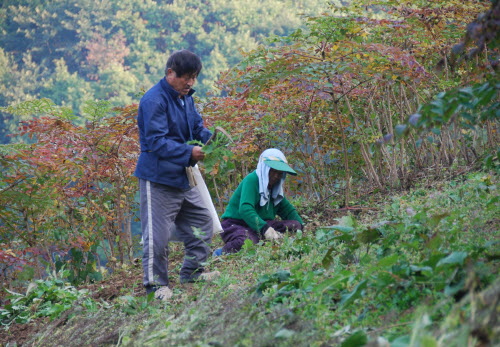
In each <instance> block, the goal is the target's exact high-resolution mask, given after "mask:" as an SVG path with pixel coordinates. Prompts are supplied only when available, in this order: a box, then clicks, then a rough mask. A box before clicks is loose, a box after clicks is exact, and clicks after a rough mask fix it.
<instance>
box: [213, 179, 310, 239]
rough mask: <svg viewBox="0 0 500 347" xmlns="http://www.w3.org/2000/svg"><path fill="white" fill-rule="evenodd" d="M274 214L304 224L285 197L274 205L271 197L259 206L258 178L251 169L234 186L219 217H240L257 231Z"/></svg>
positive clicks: (274, 216) (273, 217)
mask: <svg viewBox="0 0 500 347" xmlns="http://www.w3.org/2000/svg"><path fill="white" fill-rule="evenodd" d="M276 216H279V217H281V219H282V220H296V221H298V222H299V223H300V224H304V223H303V222H302V219H301V218H300V216H299V214H298V213H297V211H296V210H295V208H294V207H293V205H292V204H291V203H290V202H289V201H288V200H287V199H286V198H285V197H284V198H283V200H281V201H280V203H279V204H278V205H276V206H274V203H273V199H272V198H271V199H270V200H269V202H268V203H267V204H266V205H264V206H260V194H259V178H258V177H257V173H256V172H255V171H253V172H251V173H250V174H248V175H247V176H246V177H245V178H244V179H243V181H241V183H240V185H239V186H238V188H236V191H235V192H234V194H233V196H232V197H231V199H230V200H229V205H228V206H227V208H226V211H225V212H224V214H223V215H222V216H221V218H222V219H224V218H234V219H242V220H244V221H245V223H247V224H248V226H249V227H250V228H252V229H253V230H255V231H257V232H259V231H261V229H262V227H264V226H265V225H267V223H266V220H274V219H275V218H276Z"/></svg>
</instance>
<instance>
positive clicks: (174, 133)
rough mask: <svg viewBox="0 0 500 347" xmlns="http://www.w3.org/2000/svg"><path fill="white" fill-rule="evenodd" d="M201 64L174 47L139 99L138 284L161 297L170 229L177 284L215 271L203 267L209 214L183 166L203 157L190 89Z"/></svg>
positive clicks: (165, 293) (204, 132)
mask: <svg viewBox="0 0 500 347" xmlns="http://www.w3.org/2000/svg"><path fill="white" fill-rule="evenodd" d="M201 68H202V64H201V60H200V58H199V57H198V56H197V55H196V54H194V53H192V52H190V51H188V50H180V51H176V52H174V53H173V54H172V55H171V56H170V57H169V58H168V61H167V65H166V68H165V78H162V79H161V80H160V81H159V82H158V83H157V84H156V85H154V86H153V87H152V88H151V89H150V90H148V91H147V92H146V93H145V94H144V96H143V97H142V98H141V101H140V103H139V112H138V117H137V123H138V126H139V140H140V145H141V154H140V156H139V160H138V162H137V167H136V170H135V176H137V177H138V178H139V187H140V195H141V202H140V210H141V225H142V239H143V252H144V254H143V257H142V261H143V270H144V280H143V284H144V286H145V288H146V292H147V293H151V292H155V297H156V298H157V299H160V300H167V299H169V298H170V297H171V296H172V290H171V289H170V288H169V287H168V285H169V280H168V253H169V249H168V241H169V239H170V237H171V236H172V234H173V233H174V232H175V234H176V236H177V237H178V238H179V240H180V241H182V242H183V243H184V248H185V257H184V263H183V265H182V268H181V271H180V281H181V283H187V282H194V281H196V280H212V279H214V278H215V277H217V276H218V275H219V273H218V272H217V271H215V272H208V273H206V272H203V271H204V268H203V265H202V263H203V262H204V261H205V260H206V259H207V257H208V254H209V252H210V248H209V245H208V244H209V243H210V242H211V240H212V219H211V216H210V213H209V210H208V209H207V208H206V207H205V206H204V204H203V202H202V199H201V196H200V193H199V191H198V189H192V188H191V187H190V185H189V181H188V177H187V175H186V167H189V166H194V165H195V164H196V163H197V162H198V161H199V160H202V159H203V158H204V156H205V155H204V153H203V151H202V148H201V147H200V146H195V145H189V144H187V142H188V141H190V140H199V141H201V142H203V143H205V142H206V141H207V140H208V139H209V138H210V136H211V132H210V131H209V130H208V129H206V128H205V127H204V126H203V120H202V118H201V116H200V114H199V113H198V112H197V111H196V108H195V105H194V101H193V97H192V95H193V93H194V90H193V89H192V87H193V85H194V83H195V81H196V78H197V77H198V74H199V73H200V71H201Z"/></svg>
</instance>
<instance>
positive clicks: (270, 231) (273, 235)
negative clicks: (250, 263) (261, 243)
mask: <svg viewBox="0 0 500 347" xmlns="http://www.w3.org/2000/svg"><path fill="white" fill-rule="evenodd" d="M264 237H265V238H266V240H278V239H281V238H282V237H283V235H282V234H280V233H279V232H277V231H276V230H274V228H272V227H269V228H267V230H266V232H265V233H264Z"/></svg>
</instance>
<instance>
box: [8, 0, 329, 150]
mask: <svg viewBox="0 0 500 347" xmlns="http://www.w3.org/2000/svg"><path fill="white" fill-rule="evenodd" d="M325 7H326V4H325V2H324V1H320V0H310V1H302V0H277V1H275V0H273V1H267V0H266V1H257V0H242V1H239V0H237V1H231V2H227V1H219V0H217V1H201V2H200V1H191V0H189V1H150V0H147V1H142V0H137V1H136V0H126V1H115V0H102V1H101V0H100V1H90V0H88V1H87V0H83V1H68V0H54V1H52V0H50V1H22V0H21V1H16V0H14V1H11V0H6V1H2V3H1V4H0V81H1V85H0V106H8V105H12V104H15V103H19V102H21V101H26V100H32V99H38V98H48V99H51V100H52V101H53V102H54V103H55V104H57V105H61V106H67V107H70V108H71V109H73V110H75V112H76V113H77V114H80V113H81V112H82V107H83V104H84V101H85V100H89V99H97V100H109V101H110V102H111V103H112V105H114V106H123V105H127V104H131V103H134V102H138V99H139V97H138V95H140V94H141V92H142V91H143V90H144V89H148V88H149V87H150V86H151V85H152V84H154V83H156V82H157V81H158V80H159V79H160V78H161V77H162V76H163V74H164V68H165V63H166V58H167V57H168V56H169V54H170V53H171V52H173V51H174V50H178V49H190V50H192V51H193V52H196V53H197V54H198V55H199V56H200V57H201V58H202V61H203V65H204V69H203V73H202V75H201V76H200V79H199V81H198V85H197V87H196V89H197V92H198V94H197V95H198V96H206V95H207V94H208V93H209V92H212V93H214V94H219V93H220V91H218V90H216V89H214V82H215V81H216V80H217V79H218V77H219V74H220V72H222V71H225V70H226V69H228V68H229V67H232V66H234V65H236V63H238V62H239V61H240V60H241V58H242V56H241V52H242V51H248V50H251V49H254V48H256V47H257V46H258V45H259V44H262V43H263V42H264V40H265V39H266V38H267V37H269V36H272V35H280V36H285V35H288V34H290V33H291V32H292V31H294V30H296V29H297V28H298V27H300V26H303V25H304V24H303V22H302V18H303V16H304V15H318V14H320V13H321V9H322V8H325ZM20 120H22V119H19V118H18V117H13V116H12V115H9V114H8V113H5V112H2V113H0V143H7V142H9V141H11V138H10V137H8V136H7V135H8V134H11V133H13V132H16V130H17V127H18V123H19V121H20Z"/></svg>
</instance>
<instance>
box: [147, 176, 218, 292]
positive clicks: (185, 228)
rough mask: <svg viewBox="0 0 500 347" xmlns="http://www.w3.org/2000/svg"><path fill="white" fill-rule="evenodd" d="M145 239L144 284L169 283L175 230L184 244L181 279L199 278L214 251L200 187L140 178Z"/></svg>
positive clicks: (210, 223)
mask: <svg viewBox="0 0 500 347" xmlns="http://www.w3.org/2000/svg"><path fill="white" fill-rule="evenodd" d="M139 186H140V195H141V227H142V241H143V252H144V253H143V256H142V267H143V270H144V280H143V284H144V286H145V287H146V289H148V288H152V287H154V286H167V285H168V253H169V249H168V241H169V240H170V238H171V237H172V235H173V234H174V233H175V236H176V238H177V239H178V240H179V241H181V242H183V243H184V249H185V256H184V263H183V264H182V268H181V272H180V278H181V280H191V279H196V278H197V277H198V276H199V275H200V274H201V273H202V272H203V265H202V263H203V262H205V261H206V260H207V258H208V254H209V253H210V247H209V244H210V242H211V240H212V233H213V230H212V218H211V216H210V212H209V211H208V209H207V208H206V207H205V206H204V204H203V201H202V199H201V195H200V193H199V191H198V189H197V188H196V187H195V188H192V189H190V190H187V191H185V190H181V189H176V188H172V187H169V186H166V185H163V184H159V183H154V182H151V181H147V180H143V179H139Z"/></svg>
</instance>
